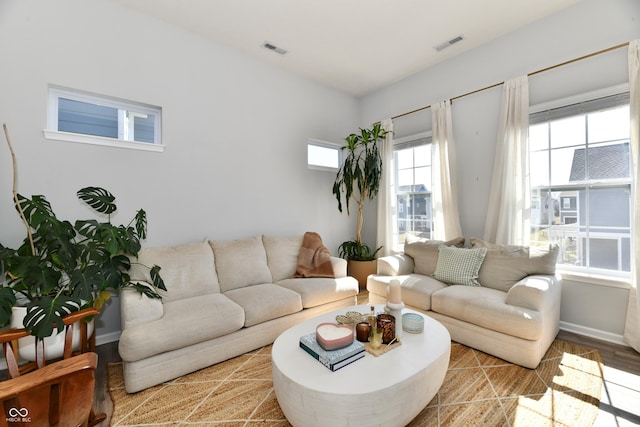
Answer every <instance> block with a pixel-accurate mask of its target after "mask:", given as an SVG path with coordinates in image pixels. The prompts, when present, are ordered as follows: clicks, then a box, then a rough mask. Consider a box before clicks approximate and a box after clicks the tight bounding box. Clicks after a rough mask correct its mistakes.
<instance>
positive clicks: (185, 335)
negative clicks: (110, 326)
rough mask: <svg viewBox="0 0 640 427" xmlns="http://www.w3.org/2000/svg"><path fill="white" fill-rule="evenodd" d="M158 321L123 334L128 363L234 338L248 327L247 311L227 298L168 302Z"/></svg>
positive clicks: (212, 296)
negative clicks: (195, 345)
mask: <svg viewBox="0 0 640 427" xmlns="http://www.w3.org/2000/svg"><path fill="white" fill-rule="evenodd" d="M163 308H164V314H163V315H162V317H161V318H160V319H158V320H154V321H153V322H148V323H143V324H139V325H136V326H132V327H130V328H126V329H125V330H123V331H122V335H121V336H120V343H119V344H118V350H119V352H120V356H121V357H122V359H123V360H124V361H126V362H135V361H137V360H141V359H144V358H146V357H151V356H153V355H156V354H160V353H164V352H167V351H171V350H175V349H178V348H183V347H187V346H189V345H192V344H197V343H200V342H203V341H207V340H210V339H214V338H217V337H220V336H223V335H227V334H230V333H232V332H234V331H237V330H238V329H240V328H242V326H243V325H244V323H245V318H244V310H243V309H242V307H240V306H239V305H238V304H236V303H235V302H233V301H231V300H230V299H229V298H227V297H226V296H224V295H223V294H209V295H200V296H197V297H192V298H185V299H182V300H179V301H172V302H165V303H164V304H163Z"/></svg>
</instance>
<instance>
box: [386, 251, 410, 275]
mask: <svg viewBox="0 0 640 427" xmlns="http://www.w3.org/2000/svg"><path fill="white" fill-rule="evenodd" d="M413 267H414V262H413V258H411V257H410V256H409V255H405V254H396V255H387V256H383V257H380V258H378V267H377V274H378V275H380V276H400V275H403V274H411V273H413Z"/></svg>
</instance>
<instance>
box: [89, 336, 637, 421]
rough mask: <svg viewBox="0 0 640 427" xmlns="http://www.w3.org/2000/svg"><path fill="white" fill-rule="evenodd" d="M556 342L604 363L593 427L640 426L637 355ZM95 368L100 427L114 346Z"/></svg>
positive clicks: (587, 342)
mask: <svg viewBox="0 0 640 427" xmlns="http://www.w3.org/2000/svg"><path fill="white" fill-rule="evenodd" d="M558 339H560V340H563V341H567V342H571V343H575V344H579V345H582V346H587V347H591V348H595V349H597V350H598V351H600V354H601V356H602V360H603V362H604V365H605V367H604V378H605V384H604V386H603V393H602V399H601V402H600V413H599V416H598V419H597V420H596V422H595V424H594V425H595V426H598V427H599V426H603V427H604V426H606V427H609V426H618V427H621V426H640V354H638V353H637V352H635V351H634V350H633V349H631V348H629V347H624V346H620V345H616V344H612V343H609V342H605V341H600V340H597V339H593V338H589V337H585V336H581V335H577V334H573V333H570V332H565V331H560V334H559V335H558ZM97 351H98V355H99V366H98V369H97V371H96V395H95V402H96V412H98V413H100V412H104V413H106V414H107V420H106V421H104V422H103V423H101V424H100V426H104V427H106V426H108V425H109V421H110V415H111V413H112V411H113V408H112V403H111V398H110V397H109V394H108V392H107V378H106V373H107V364H108V363H111V362H119V361H120V356H119V355H118V348H117V342H113V343H108V344H104V345H101V346H98V349H97Z"/></svg>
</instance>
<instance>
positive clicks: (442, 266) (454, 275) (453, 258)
mask: <svg viewBox="0 0 640 427" xmlns="http://www.w3.org/2000/svg"><path fill="white" fill-rule="evenodd" d="M438 251H439V255H438V263H437V264H436V271H435V272H434V273H433V277H434V278H436V279H437V280H440V281H441V282H445V283H451V284H454V285H466V286H480V282H479V281H478V272H479V271H480V267H481V266H482V261H483V260H484V257H485V255H486V254H487V248H477V249H464V248H455V247H449V246H446V245H440V247H439V248H438Z"/></svg>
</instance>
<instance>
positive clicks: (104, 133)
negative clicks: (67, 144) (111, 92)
mask: <svg viewBox="0 0 640 427" xmlns="http://www.w3.org/2000/svg"><path fill="white" fill-rule="evenodd" d="M161 114H162V110H161V108H160V107H155V106H151V105H146V104H141V103H136V102H132V101H123V100H117V99H114V98H110V97H106V96H101V95H95V94H89V93H85V92H79V91H73V90H70V89H63V88H57V87H50V88H49V106H48V118H47V129H46V130H45V136H46V137H47V138H50V139H58V140H68V141H73V142H85V143H90V144H99V145H111V146H119V147H127V148H141V149H152V150H155V151H159V150H160V149H161Z"/></svg>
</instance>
